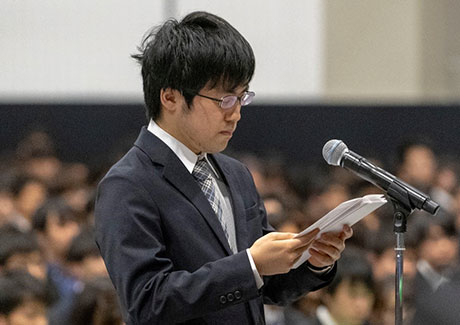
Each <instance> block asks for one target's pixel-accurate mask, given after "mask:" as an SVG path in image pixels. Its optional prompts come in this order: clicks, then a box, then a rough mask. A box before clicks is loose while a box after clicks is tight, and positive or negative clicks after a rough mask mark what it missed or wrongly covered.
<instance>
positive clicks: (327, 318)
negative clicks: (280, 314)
mask: <svg viewBox="0 0 460 325" xmlns="http://www.w3.org/2000/svg"><path fill="white" fill-rule="evenodd" d="M365 255H366V254H365V252H364V251H363V250H361V249H359V248H356V247H349V248H347V250H346V251H344V253H343V256H342V258H341V259H340V260H339V261H338V270H337V274H336V277H335V278H334V280H333V281H332V283H331V284H330V285H329V286H327V287H326V288H324V289H323V290H322V293H323V295H322V298H321V299H322V301H323V304H322V305H320V306H319V307H318V308H317V309H316V313H315V315H314V316H313V317H311V316H310V317H308V316H305V315H304V314H303V313H298V312H297V313H296V312H292V310H291V309H286V313H285V322H286V325H297V324H299V325H300V324H312V325H313V324H314V325H334V324H354V325H358V324H369V320H370V318H371V315H372V311H373V308H374V303H375V300H376V297H375V292H376V290H375V283H374V280H373V277H372V268H371V265H370V263H369V262H368V261H367V259H366V257H365Z"/></svg>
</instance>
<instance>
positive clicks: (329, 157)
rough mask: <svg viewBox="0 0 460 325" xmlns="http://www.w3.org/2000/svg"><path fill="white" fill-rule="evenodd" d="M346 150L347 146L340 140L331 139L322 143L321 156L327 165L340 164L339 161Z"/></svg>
mask: <svg viewBox="0 0 460 325" xmlns="http://www.w3.org/2000/svg"><path fill="white" fill-rule="evenodd" d="M347 151H348V147H347V145H346V144H345V143H343V141H342V140H336V139H332V140H329V141H328V142H326V144H325V145H324V147H323V157H324V160H326V162H327V163H328V164H329V165H334V166H340V161H341V160H342V157H343V155H344V154H345V152H347Z"/></svg>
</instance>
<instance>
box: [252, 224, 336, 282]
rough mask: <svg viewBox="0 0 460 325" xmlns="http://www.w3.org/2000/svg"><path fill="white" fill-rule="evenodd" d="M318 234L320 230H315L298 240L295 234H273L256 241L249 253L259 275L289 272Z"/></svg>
mask: <svg viewBox="0 0 460 325" xmlns="http://www.w3.org/2000/svg"><path fill="white" fill-rule="evenodd" d="M318 232H319V229H315V230H312V231H311V232H309V233H308V234H306V235H305V236H302V237H298V238H294V237H295V235H296V234H293V233H283V232H271V233H269V234H267V235H265V236H263V237H261V238H259V239H258V240H256V242H255V243H254V244H253V245H252V246H251V248H250V249H249V251H250V252H251V256H252V259H253V260H254V263H255V264H256V267H257V271H258V272H259V274H260V275H261V276H262V275H273V274H280V273H287V272H289V270H290V269H291V267H292V266H293V265H294V263H295V262H297V260H298V259H299V258H300V256H301V255H302V253H303V252H304V251H305V250H307V249H308V248H309V247H310V245H311V244H312V242H313V240H314V238H315V237H316V235H317V234H318ZM334 242H335V241H334ZM334 247H335V246H334ZM329 250H331V249H329ZM315 265H316V264H315Z"/></svg>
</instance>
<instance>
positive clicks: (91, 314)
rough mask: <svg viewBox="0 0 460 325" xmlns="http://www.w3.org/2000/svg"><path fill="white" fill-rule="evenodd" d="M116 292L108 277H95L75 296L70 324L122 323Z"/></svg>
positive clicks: (111, 324)
mask: <svg viewBox="0 0 460 325" xmlns="http://www.w3.org/2000/svg"><path fill="white" fill-rule="evenodd" d="M122 322H123V319H122V314H121V308H120V305H119V302H118V298H117V293H116V291H115V288H114V287H113V284H112V282H110V279H108V278H106V277H101V278H95V279H94V280H92V281H90V282H88V283H86V284H85V287H84V289H83V291H82V292H81V293H79V294H78V295H77V296H76V297H75V301H74V304H73V309H72V311H71V317H70V323H69V324H70V325H80V324H86V325H96V324H104V325H105V324H107V325H109V324H110V325H113V324H122Z"/></svg>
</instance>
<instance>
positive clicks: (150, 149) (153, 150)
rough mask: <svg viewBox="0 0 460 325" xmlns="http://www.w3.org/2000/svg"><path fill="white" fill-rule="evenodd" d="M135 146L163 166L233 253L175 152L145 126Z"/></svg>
mask: <svg viewBox="0 0 460 325" xmlns="http://www.w3.org/2000/svg"><path fill="white" fill-rule="evenodd" d="M135 146H137V147H139V148H140V149H141V150H142V151H144V152H145V153H146V154H147V155H148V156H149V157H150V159H151V160H152V161H153V162H155V163H159V164H161V165H163V166H164V168H163V177H164V178H165V179H166V180H167V181H168V182H169V183H170V184H171V185H172V186H173V187H175V188H176V189H177V190H178V191H179V192H180V193H182V194H183V195H184V196H185V197H186V198H187V199H188V200H189V201H190V202H191V203H192V204H193V205H194V206H195V207H196V208H197V210H198V211H199V212H200V214H201V215H202V216H203V217H204V219H205V220H206V222H207V224H208V225H209V227H210V228H211V229H212V231H213V233H214V235H215V236H216V237H217V239H218V241H219V242H220V243H221V245H222V246H223V248H224V249H225V251H226V252H227V254H228V255H231V254H233V252H232V250H231V249H230V245H229V244H228V241H227V237H226V236H225V233H224V230H223V229H222V225H221V224H220V221H219V219H218V218H217V216H216V214H215V213H214V211H213V210H212V207H211V205H210V204H209V202H208V200H207V199H206V196H205V195H204V193H203V192H202V190H201V188H200V186H199V184H198V183H197V181H196V180H195V178H194V177H193V176H192V175H191V174H190V173H189V172H188V170H187V169H186V168H185V166H184V165H183V164H182V162H181V161H180V159H179V158H178V157H177V156H176V154H175V153H174V152H173V151H172V150H171V149H170V148H169V147H168V146H167V145H166V144H164V143H163V142H162V141H161V140H160V139H158V138H157V137H156V136H155V135H153V134H152V133H150V132H149V131H148V130H147V129H146V128H145V127H143V128H142V130H141V133H140V135H139V137H138V139H137V140H136V142H135Z"/></svg>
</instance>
